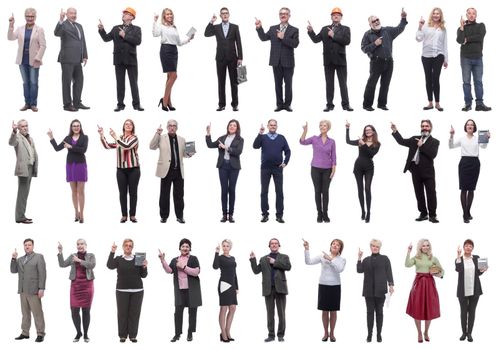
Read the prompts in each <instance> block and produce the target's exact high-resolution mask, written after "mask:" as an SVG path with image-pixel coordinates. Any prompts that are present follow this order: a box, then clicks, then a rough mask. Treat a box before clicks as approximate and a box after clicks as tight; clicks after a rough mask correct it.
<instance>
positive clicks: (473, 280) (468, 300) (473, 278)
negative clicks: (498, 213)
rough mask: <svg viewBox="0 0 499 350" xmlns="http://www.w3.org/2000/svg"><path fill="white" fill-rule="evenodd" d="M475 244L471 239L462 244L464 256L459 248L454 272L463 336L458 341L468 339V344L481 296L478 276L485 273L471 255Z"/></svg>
mask: <svg viewBox="0 0 499 350" xmlns="http://www.w3.org/2000/svg"><path fill="white" fill-rule="evenodd" d="M474 247H475V244H474V243H473V241H472V240H471V239H467V240H465V241H464V243H463V250H464V254H462V251H461V248H458V249H457V259H456V271H457V273H458V279H457V297H458V299H459V306H460V307H461V329H462V331H463V334H462V335H461V337H460V338H459V340H461V341H462V340H464V339H466V338H468V341H469V342H472V341H473V337H472V336H471V332H472V331H473V324H474V323H475V311H476V306H477V304H478V298H480V295H482V285H481V284H480V278H479V277H480V276H481V275H482V273H484V272H485V271H487V268H481V269H479V268H478V259H479V258H480V257H479V256H478V255H472V254H471V253H472V252H473V248H474Z"/></svg>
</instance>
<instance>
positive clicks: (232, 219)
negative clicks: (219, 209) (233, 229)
mask: <svg viewBox="0 0 499 350" xmlns="http://www.w3.org/2000/svg"><path fill="white" fill-rule="evenodd" d="M229 222H230V223H231V224H233V223H235V221H234V218H233V217H232V215H229Z"/></svg>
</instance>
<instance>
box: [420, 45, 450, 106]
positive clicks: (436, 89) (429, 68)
mask: <svg viewBox="0 0 499 350" xmlns="http://www.w3.org/2000/svg"><path fill="white" fill-rule="evenodd" d="M444 59H445V58H444V55H442V54H440V55H438V56H437V57H421V61H422V62H423V69H424V75H425V79H426V94H427V95H428V101H433V95H435V102H436V103H439V102H440V72H441V71H442V65H443V64H444Z"/></svg>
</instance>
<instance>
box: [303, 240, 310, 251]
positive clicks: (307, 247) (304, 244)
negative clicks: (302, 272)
mask: <svg viewBox="0 0 499 350" xmlns="http://www.w3.org/2000/svg"><path fill="white" fill-rule="evenodd" d="M301 240H302V241H303V247H304V248H305V250H308V249H309V247H310V245H309V244H308V242H307V241H306V240H304V239H303V238H302V239H301Z"/></svg>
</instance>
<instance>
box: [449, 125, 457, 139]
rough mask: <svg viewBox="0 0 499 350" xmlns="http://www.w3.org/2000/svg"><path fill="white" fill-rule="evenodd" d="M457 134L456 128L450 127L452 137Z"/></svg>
mask: <svg viewBox="0 0 499 350" xmlns="http://www.w3.org/2000/svg"><path fill="white" fill-rule="evenodd" d="M455 133H456V131H455V130H454V127H453V126H452V125H451V126H450V136H451V137H452V136H454V134H455Z"/></svg>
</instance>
